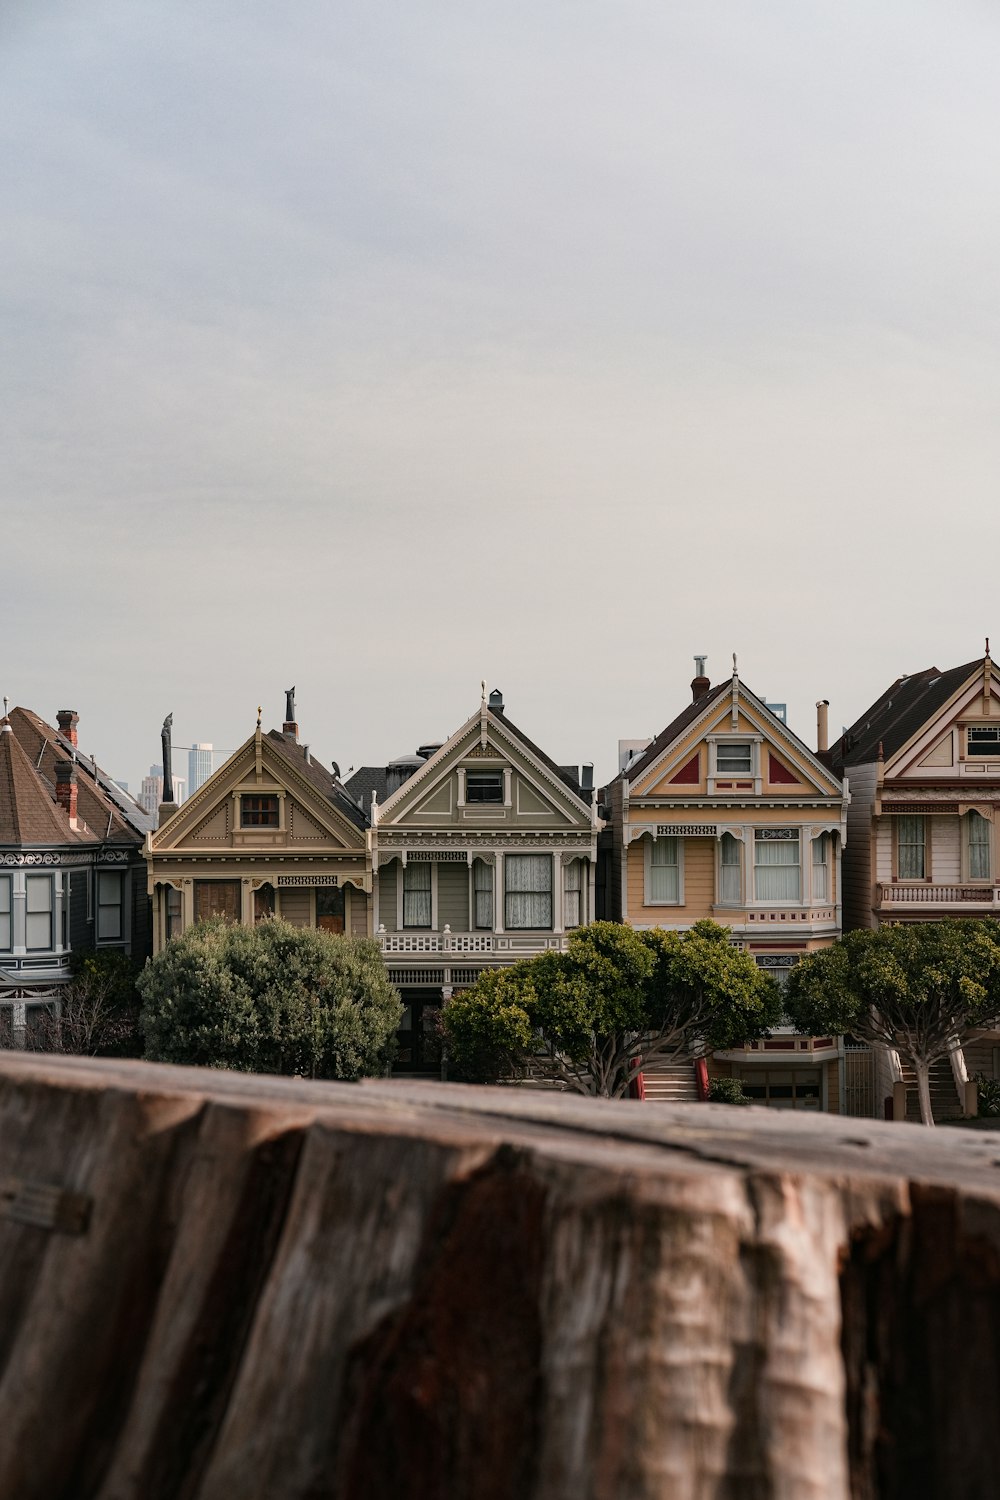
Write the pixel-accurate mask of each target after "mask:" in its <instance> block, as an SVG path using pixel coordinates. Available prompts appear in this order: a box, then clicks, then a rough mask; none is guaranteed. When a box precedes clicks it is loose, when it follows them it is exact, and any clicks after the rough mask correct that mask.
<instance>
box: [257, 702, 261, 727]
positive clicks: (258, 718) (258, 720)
mask: <svg viewBox="0 0 1000 1500" xmlns="http://www.w3.org/2000/svg"><path fill="white" fill-rule="evenodd" d="M260 715H261V706H260V704H259V703H258V704H257V728H258V729H259V728H260Z"/></svg>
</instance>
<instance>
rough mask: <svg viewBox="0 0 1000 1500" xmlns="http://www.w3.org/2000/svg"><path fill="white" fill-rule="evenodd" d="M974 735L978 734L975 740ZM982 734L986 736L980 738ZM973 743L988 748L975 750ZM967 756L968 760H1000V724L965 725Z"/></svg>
mask: <svg viewBox="0 0 1000 1500" xmlns="http://www.w3.org/2000/svg"><path fill="white" fill-rule="evenodd" d="M973 735H976V736H977V738H976V740H975V741H974V740H973V738H972V736H973ZM980 735H982V736H984V738H982V739H980V738H978V737H979V736H980ZM986 736H988V738H987V737H986ZM973 744H978V745H983V746H985V747H986V748H985V749H982V750H973V748H972V746H973ZM965 757H966V759H967V760H1000V724H967V725H966V726H965Z"/></svg>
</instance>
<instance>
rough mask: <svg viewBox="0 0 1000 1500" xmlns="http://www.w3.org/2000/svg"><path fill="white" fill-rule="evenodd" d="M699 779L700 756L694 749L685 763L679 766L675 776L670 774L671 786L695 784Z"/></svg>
mask: <svg viewBox="0 0 1000 1500" xmlns="http://www.w3.org/2000/svg"><path fill="white" fill-rule="evenodd" d="M700 780H701V757H700V754H699V752H698V751H697V750H696V751H695V752H694V754H693V755H692V757H691V759H690V760H689V761H688V762H687V764H686V765H683V766H681V768H680V770H679V771H678V772H677V774H676V776H671V778H670V785H671V786H690V785H692V784H694V785H695V786H697V784H698V782H699V781H700Z"/></svg>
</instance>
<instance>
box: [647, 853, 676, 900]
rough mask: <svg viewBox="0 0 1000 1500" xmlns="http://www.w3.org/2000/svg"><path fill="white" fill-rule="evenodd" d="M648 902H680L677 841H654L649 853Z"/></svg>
mask: <svg viewBox="0 0 1000 1500" xmlns="http://www.w3.org/2000/svg"><path fill="white" fill-rule="evenodd" d="M649 899H650V901H680V899H681V871H680V863H679V855H678V849H677V839H654V840H653V847H652V849H650V851H649Z"/></svg>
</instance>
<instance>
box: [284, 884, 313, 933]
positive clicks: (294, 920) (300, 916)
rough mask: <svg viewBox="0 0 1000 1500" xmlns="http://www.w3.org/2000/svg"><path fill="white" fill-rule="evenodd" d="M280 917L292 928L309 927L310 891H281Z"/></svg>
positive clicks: (310, 919)
mask: <svg viewBox="0 0 1000 1500" xmlns="http://www.w3.org/2000/svg"><path fill="white" fill-rule="evenodd" d="M280 915H281V917H282V918H283V919H284V921H286V922H290V923H291V925H292V926H293V927H311V926H312V891H310V890H308V889H302V890H285V891H282V892H281V912H280Z"/></svg>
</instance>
